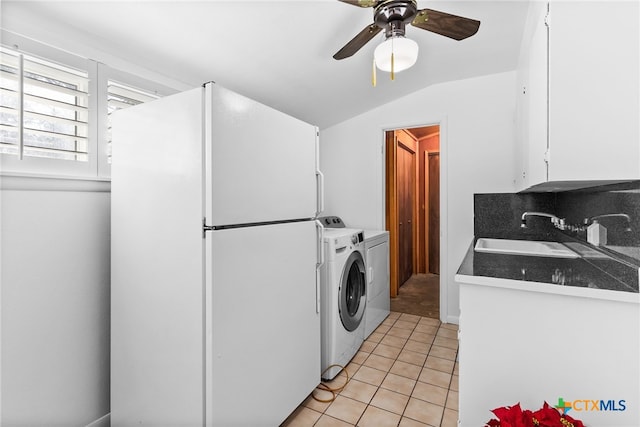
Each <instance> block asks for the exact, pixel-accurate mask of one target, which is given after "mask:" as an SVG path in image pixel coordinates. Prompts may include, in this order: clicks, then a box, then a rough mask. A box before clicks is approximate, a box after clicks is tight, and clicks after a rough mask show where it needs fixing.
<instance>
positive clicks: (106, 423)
mask: <svg viewBox="0 0 640 427" xmlns="http://www.w3.org/2000/svg"><path fill="white" fill-rule="evenodd" d="M86 427H111V413H108V414H107V415H104V416H102V417H100V418H98V419H97V420H95V421H93V422H92V423H89V424H87V425H86Z"/></svg>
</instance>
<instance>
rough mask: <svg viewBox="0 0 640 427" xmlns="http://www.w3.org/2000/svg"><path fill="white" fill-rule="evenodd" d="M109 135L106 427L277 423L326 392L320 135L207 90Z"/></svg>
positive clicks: (118, 116)
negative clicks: (320, 390)
mask: <svg viewBox="0 0 640 427" xmlns="http://www.w3.org/2000/svg"><path fill="white" fill-rule="evenodd" d="M112 135H113V149H112V159H113V160H112V181H111V194H112V205H111V209H112V218H111V238H112V242H111V243H112V245H111V247H112V251H111V264H112V269H111V282H112V288H111V424H112V425H113V426H133V425H136V426H140V425H143V426H144V425H148V426H154V427H155V426H184V427H187V426H277V425H279V424H280V423H281V422H282V421H283V420H284V419H285V418H286V417H287V415H289V414H290V413H291V412H292V411H293V410H295V408H296V406H297V405H299V404H300V403H301V402H302V401H303V400H304V399H305V398H306V396H307V395H309V393H311V391H312V390H313V388H314V387H315V386H316V385H317V384H318V383H319V381H320V318H319V316H320V314H319V300H318V298H319V283H318V280H319V275H318V267H319V265H320V264H321V262H322V260H321V259H322V248H321V245H320V243H321V241H322V239H321V237H322V236H321V234H322V227H321V226H320V225H319V223H317V222H316V221H315V218H316V217H317V215H318V214H319V213H320V211H321V210H322V204H323V201H322V187H323V183H322V174H321V173H320V171H319V170H318V130H317V128H316V127H314V126H312V125H309V124H307V123H304V122H302V121H300V120H298V119H295V118H293V117H291V116H288V115H286V114H284V113H282V112H279V111H276V110H274V109H272V108H269V107H267V106H265V105H263V104H260V103H258V102H255V101H253V100H250V99H248V98H245V97H243V96H241V95H238V94H236V93H233V92H231V91H229V90H226V89H224V88H222V87H220V86H219V85H217V84H215V83H207V84H205V85H203V87H201V88H197V89H193V90H190V91H187V92H184V93H180V94H176V95H172V96H169V97H166V98H162V99H159V100H156V101H153V102H149V103H145V104H141V105H138V106H135V107H131V108H128V109H125V110H121V111H118V112H116V113H114V117H113V124H112Z"/></svg>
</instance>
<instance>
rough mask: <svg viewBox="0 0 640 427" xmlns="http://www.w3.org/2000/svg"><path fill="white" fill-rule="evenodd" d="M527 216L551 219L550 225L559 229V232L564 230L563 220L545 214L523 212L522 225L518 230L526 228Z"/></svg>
mask: <svg viewBox="0 0 640 427" xmlns="http://www.w3.org/2000/svg"><path fill="white" fill-rule="evenodd" d="M529 216H542V217H546V218H550V219H551V223H552V224H553V226H554V227H556V228H559V229H560V230H564V229H565V228H566V225H565V220H564V218H558V217H557V216H555V215H552V214H548V213H545V212H525V213H523V214H522V223H521V224H520V228H527V217H529Z"/></svg>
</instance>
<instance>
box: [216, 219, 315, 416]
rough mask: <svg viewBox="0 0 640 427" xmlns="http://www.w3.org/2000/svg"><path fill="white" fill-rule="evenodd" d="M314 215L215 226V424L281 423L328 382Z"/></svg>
mask: <svg viewBox="0 0 640 427" xmlns="http://www.w3.org/2000/svg"><path fill="white" fill-rule="evenodd" d="M316 238H317V232H316V224H315V222H314V221H305V222H297V223H288V224H279V225H266V226H259V227H246V228H237V229H228V230H218V231H212V232H207V237H206V246H207V258H206V263H207V264H206V269H207V278H208V279H207V296H206V303H207V319H208V320H207V382H206V388H207V399H206V404H207V416H206V419H207V423H206V425H209V426H211V425H213V426H218V425H219V426H233V425H238V426H241V425H242V426H245V425H246V426H277V425H280V423H281V422H282V421H283V420H284V419H285V418H286V417H287V416H288V415H289V414H290V413H291V412H293V411H294V410H295V408H296V407H297V406H298V405H299V404H300V403H301V402H302V401H303V400H304V399H305V398H306V397H307V396H308V395H309V394H310V393H311V392H312V390H313V389H314V388H315V387H316V386H317V385H318V383H319V381H320V317H319V316H320V315H319V314H318V313H317V311H316V265H317V263H318V254H317V244H316Z"/></svg>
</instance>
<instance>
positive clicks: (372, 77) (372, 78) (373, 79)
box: [371, 56, 377, 87]
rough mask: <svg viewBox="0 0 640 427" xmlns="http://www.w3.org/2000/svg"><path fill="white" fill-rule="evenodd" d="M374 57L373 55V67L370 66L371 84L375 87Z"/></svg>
mask: <svg viewBox="0 0 640 427" xmlns="http://www.w3.org/2000/svg"><path fill="white" fill-rule="evenodd" d="M376 83H377V82H376V57H375V56H374V57H373V68H371V85H372V86H373V87H376Z"/></svg>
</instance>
